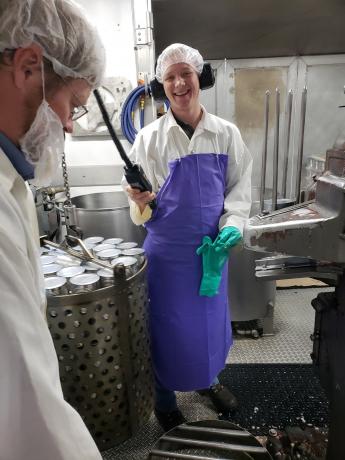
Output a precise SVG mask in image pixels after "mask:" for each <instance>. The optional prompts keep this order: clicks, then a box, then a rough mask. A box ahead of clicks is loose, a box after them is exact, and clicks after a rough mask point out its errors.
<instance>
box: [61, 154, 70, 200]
mask: <svg viewBox="0 0 345 460" xmlns="http://www.w3.org/2000/svg"><path fill="white" fill-rule="evenodd" d="M61 164H62V175H63V182H64V187H65V193H66V198H67V199H66V201H65V204H66V205H67V206H72V201H71V192H70V188H69V183H68V173H67V164H66V155H65V152H63V154H62V163H61Z"/></svg>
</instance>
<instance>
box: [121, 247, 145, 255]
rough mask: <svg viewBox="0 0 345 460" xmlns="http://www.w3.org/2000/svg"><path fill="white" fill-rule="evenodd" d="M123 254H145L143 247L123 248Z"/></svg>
mask: <svg viewBox="0 0 345 460" xmlns="http://www.w3.org/2000/svg"><path fill="white" fill-rule="evenodd" d="M122 254H123V255H124V256H139V255H144V254H145V249H143V248H131V249H124V250H123V251H122Z"/></svg>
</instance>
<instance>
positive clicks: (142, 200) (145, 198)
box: [126, 185, 156, 213]
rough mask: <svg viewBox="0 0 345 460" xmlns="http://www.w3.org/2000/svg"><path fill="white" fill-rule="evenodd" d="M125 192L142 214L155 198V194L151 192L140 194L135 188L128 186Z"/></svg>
mask: <svg viewBox="0 0 345 460" xmlns="http://www.w3.org/2000/svg"><path fill="white" fill-rule="evenodd" d="M126 192H127V193H128V196H129V198H130V199H131V200H133V201H134V202H135V203H136V204H137V205H138V207H139V209H140V212H141V213H142V212H143V211H144V209H145V208H146V206H147V205H148V204H149V203H151V201H153V200H154V199H155V198H156V194H155V193H153V192H141V191H140V190H139V189H137V188H132V187H131V186H130V185H128V186H127V187H126Z"/></svg>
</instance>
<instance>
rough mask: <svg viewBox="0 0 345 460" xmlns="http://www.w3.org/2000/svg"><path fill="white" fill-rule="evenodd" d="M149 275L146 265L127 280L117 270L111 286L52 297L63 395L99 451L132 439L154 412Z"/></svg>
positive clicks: (50, 317)
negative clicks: (147, 282)
mask: <svg viewBox="0 0 345 460" xmlns="http://www.w3.org/2000/svg"><path fill="white" fill-rule="evenodd" d="M145 275H146V262H145V264H144V266H143V267H142V268H141V269H140V271H139V272H137V273H136V274H135V275H134V276H132V277H131V278H129V279H127V280H126V278H125V273H124V271H123V270H122V268H119V269H118V273H115V285H113V286H110V287H105V288H102V289H97V290H95V291H91V292H87V293H81V294H69V295H59V296H48V307H47V319H48V324H49V329H50V332H51V335H52V337H53V341H54V345H55V349H56V353H57V356H58V359H59V367H60V378H61V383H62V389H63V394H64V397H65V399H66V400H67V401H68V402H69V403H70V404H71V405H72V406H73V407H74V408H75V409H76V410H77V411H78V412H79V414H80V415H81V417H82V418H83V420H84V422H85V424H86V426H87V427H88V429H89V430H90V432H91V434H92V436H93V438H94V440H95V442H96V443H97V445H98V447H99V448H100V449H101V450H105V449H109V448H110V447H112V446H114V445H117V444H119V443H121V442H123V441H125V440H126V439H128V438H129V437H131V436H132V435H134V434H135V433H136V431H137V430H138V429H139V428H140V427H142V426H143V425H144V424H145V423H147V421H148V419H149V417H150V415H151V413H152V410H153V378H152V369H151V358H150V347H149V334H148V327H147V317H146V314H147V305H148V297H147V284H146V276H145Z"/></svg>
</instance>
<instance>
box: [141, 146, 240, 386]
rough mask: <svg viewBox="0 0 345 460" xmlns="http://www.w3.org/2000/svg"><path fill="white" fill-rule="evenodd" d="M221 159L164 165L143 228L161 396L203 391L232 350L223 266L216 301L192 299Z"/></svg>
mask: <svg viewBox="0 0 345 460" xmlns="http://www.w3.org/2000/svg"><path fill="white" fill-rule="evenodd" d="M227 161H228V156H227V155H224V154H191V155H188V156H186V157H183V158H181V159H178V160H174V161H172V162H170V163H169V168H170V174H169V176H168V177H167V179H166V181H165V182H164V184H163V186H162V188H161V189H160V191H159V193H158V195H157V203H158V206H157V208H156V209H155V211H154V212H153V215H152V218H151V219H150V220H149V221H148V222H147V223H146V225H145V226H146V229H147V231H148V234H147V237H146V240H145V243H144V247H145V250H146V253H147V257H148V283H149V295H150V307H149V308H150V314H149V318H150V332H151V346H152V360H153V366H154V370H155V374H156V378H157V380H158V381H159V383H160V384H161V385H162V386H163V387H164V388H166V389H169V390H177V391H192V390H196V389H201V388H207V387H209V386H210V384H211V383H212V381H213V380H214V378H215V377H216V376H217V375H218V373H219V372H220V371H221V370H222V369H223V368H224V365H225V360H226V357H227V354H228V351H229V348H230V345H231V343H232V337H231V329H230V318H229V308H228V296H227V284H228V276H227V265H226V266H225V267H224V271H223V276H222V282H221V286H220V288H219V294H218V295H216V296H214V297H201V296H199V286H200V282H201V277H202V257H201V256H198V255H197V254H196V252H195V251H196V249H197V247H198V246H200V245H201V243H202V237H203V236H205V235H209V236H210V237H211V238H212V239H214V238H215V237H216V235H217V233H218V223H219V218H220V216H221V215H222V213H223V207H224V194H225V188H226V171H227Z"/></svg>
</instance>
